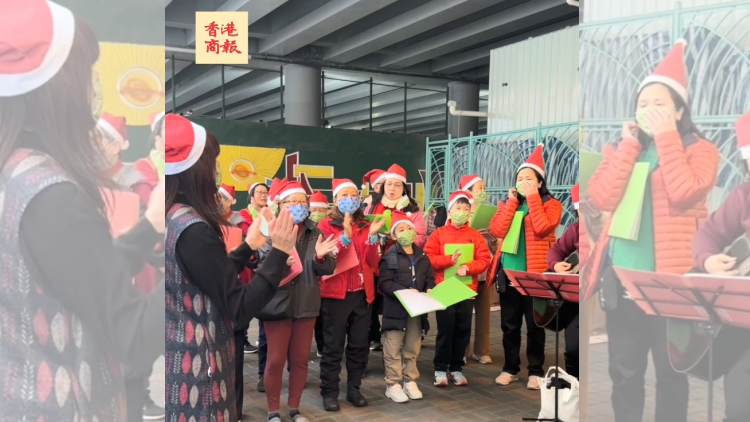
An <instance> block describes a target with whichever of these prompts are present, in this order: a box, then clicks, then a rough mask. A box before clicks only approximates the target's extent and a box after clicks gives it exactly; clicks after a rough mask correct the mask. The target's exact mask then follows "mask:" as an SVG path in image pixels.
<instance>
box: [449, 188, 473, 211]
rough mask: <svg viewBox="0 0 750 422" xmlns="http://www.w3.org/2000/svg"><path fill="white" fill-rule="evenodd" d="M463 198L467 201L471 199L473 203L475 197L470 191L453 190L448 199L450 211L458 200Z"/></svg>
mask: <svg viewBox="0 0 750 422" xmlns="http://www.w3.org/2000/svg"><path fill="white" fill-rule="evenodd" d="M461 198H464V199H466V200H467V201H469V203H471V202H472V201H473V200H474V197H473V196H472V195H471V194H470V193H469V192H464V191H458V192H453V193H452V194H451V197H450V200H449V201H448V211H450V209H451V208H453V205H455V204H456V202H457V201H458V200H459V199H461Z"/></svg>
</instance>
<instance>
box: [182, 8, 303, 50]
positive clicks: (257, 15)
mask: <svg viewBox="0 0 750 422" xmlns="http://www.w3.org/2000/svg"><path fill="white" fill-rule="evenodd" d="M287 1H288V0H227V1H225V2H224V3H223V4H222V5H221V6H219V7H218V9H216V11H217V12H247V24H248V26H249V25H252V24H253V23H255V22H257V21H258V20H260V19H261V18H262V17H264V16H266V15H267V14H269V13H271V12H273V11H274V10H275V9H276V8H277V7H279V6H281V5H282V4H284V3H286V2H287ZM190 29H192V30H193V32H192V33H188V36H187V45H193V44H195V19H193V27H192V28H190Z"/></svg>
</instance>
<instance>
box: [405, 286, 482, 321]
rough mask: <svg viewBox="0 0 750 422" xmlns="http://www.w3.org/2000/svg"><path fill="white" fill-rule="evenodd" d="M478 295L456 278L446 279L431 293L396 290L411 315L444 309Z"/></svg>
mask: <svg viewBox="0 0 750 422" xmlns="http://www.w3.org/2000/svg"><path fill="white" fill-rule="evenodd" d="M476 295H477V294H476V292H474V291H473V290H471V289H470V288H469V287H467V286H466V285H465V284H464V283H461V282H460V281H458V280H456V279H450V280H445V281H444V282H442V283H440V284H439V285H437V286H436V287H435V288H434V289H432V291H431V292H430V293H421V292H414V291H411V290H398V291H397V292H396V298H398V300H399V302H401V304H402V305H403V306H404V309H406V312H408V313H409V315H410V316H411V317H415V316H419V315H424V314H427V313H430V312H434V311H444V310H446V309H447V308H448V307H449V306H453V305H455V304H456V303H459V302H462V301H464V300H467V299H471V298H473V297H474V296H476Z"/></svg>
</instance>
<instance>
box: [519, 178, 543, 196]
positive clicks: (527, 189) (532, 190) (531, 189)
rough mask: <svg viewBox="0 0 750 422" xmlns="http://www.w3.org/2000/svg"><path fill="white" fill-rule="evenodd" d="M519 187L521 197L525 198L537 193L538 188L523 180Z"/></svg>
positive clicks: (534, 184)
mask: <svg viewBox="0 0 750 422" xmlns="http://www.w3.org/2000/svg"><path fill="white" fill-rule="evenodd" d="M521 186H523V195H524V196H525V197H527V198H528V197H529V196H531V195H534V194H538V193H539V186H537V185H536V183H533V182H529V181H528V180H525V181H523V182H521Z"/></svg>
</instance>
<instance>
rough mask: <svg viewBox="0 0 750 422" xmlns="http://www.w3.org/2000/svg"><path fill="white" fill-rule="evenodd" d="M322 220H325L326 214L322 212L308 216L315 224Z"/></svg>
mask: <svg viewBox="0 0 750 422" xmlns="http://www.w3.org/2000/svg"><path fill="white" fill-rule="evenodd" d="M324 218H326V213H324V212H314V213H311V214H310V220H312V221H314V222H316V223H320V222H321V221H323V219H324Z"/></svg>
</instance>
